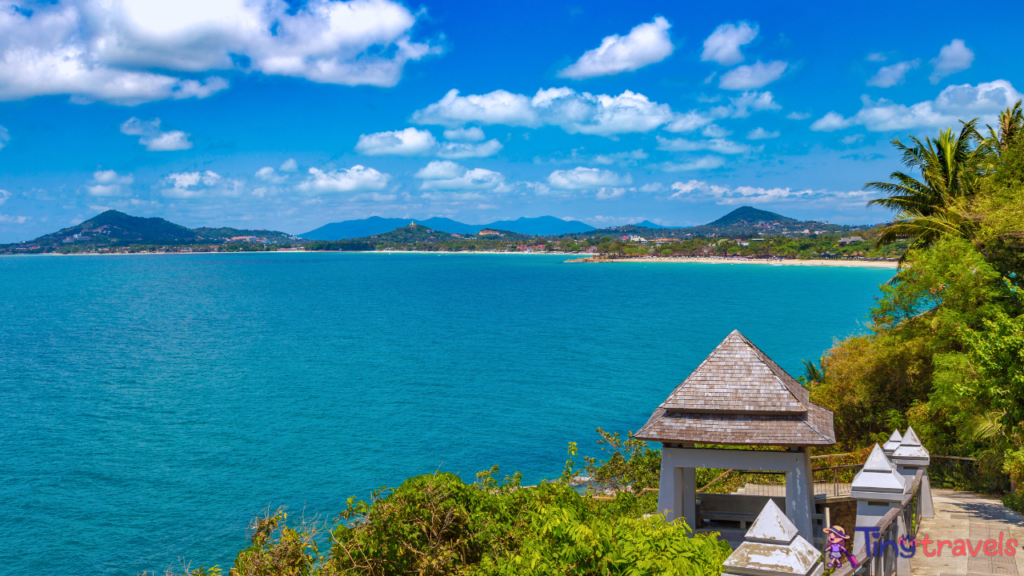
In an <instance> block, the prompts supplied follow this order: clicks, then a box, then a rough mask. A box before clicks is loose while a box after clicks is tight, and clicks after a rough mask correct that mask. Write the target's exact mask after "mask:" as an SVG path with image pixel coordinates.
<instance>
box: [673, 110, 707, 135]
mask: <svg viewBox="0 0 1024 576" xmlns="http://www.w3.org/2000/svg"><path fill="white" fill-rule="evenodd" d="M714 121H715V119H714V118H713V117H712V116H710V115H709V114H705V113H703V112H698V111H696V110H690V111H689V112H686V113H684V114H676V116H675V117H674V118H673V119H672V122H670V123H669V125H668V126H665V130H668V131H669V132H677V133H682V132H693V131H694V130H697V129H698V128H702V127H704V126H707V125H708V124H711V123H712V122H714Z"/></svg>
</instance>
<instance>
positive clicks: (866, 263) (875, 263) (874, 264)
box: [566, 256, 899, 270]
mask: <svg viewBox="0 0 1024 576" xmlns="http://www.w3.org/2000/svg"><path fill="white" fill-rule="evenodd" d="M566 262H574V263H580V264H610V263H633V264H655V263H690V264H760V265H762V266H826V267H836V268H889V269H893V270H895V269H896V268H897V267H898V265H899V263H898V262H890V261H887V260H758V259H743V258H687V257H677V256H673V257H658V258H616V259H608V260H598V259H593V260H592V259H590V258H571V259H569V260H566Z"/></svg>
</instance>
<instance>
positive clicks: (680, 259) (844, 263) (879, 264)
mask: <svg viewBox="0 0 1024 576" xmlns="http://www.w3.org/2000/svg"><path fill="white" fill-rule="evenodd" d="M211 254H249V255H252V254H422V255H437V256H453V255H460V256H461V255H472V254H478V255H497V254H504V255H509V256H578V257H575V258H569V259H568V260H565V263H567V264H572V263H576V264H611V263H632V264H649V263H675V264H680V263H683V264H685V263H689V264H758V265H761V266H818V267H833V268H888V269H892V270H895V269H896V268H897V267H898V263H897V262H891V261H878V260H874V261H869V260H758V259H743V258H691V257H686V256H670V257H662V256H659V257H657V258H615V259H602V258H595V257H593V256H581V255H578V254H575V253H572V252H506V251H485V250H476V251H472V252H431V251H422V250H352V251H334V250H324V251H319V250H309V251H307V250H275V251H267V252H263V251H258V252H219V251H217V252H131V253H129V252H111V253H105V254H101V253H95V252H91V253H77V254H59V253H54V252H48V253H44V254H0V258H2V257H4V256H9V257H26V256H49V257H54V256H194V255H211Z"/></svg>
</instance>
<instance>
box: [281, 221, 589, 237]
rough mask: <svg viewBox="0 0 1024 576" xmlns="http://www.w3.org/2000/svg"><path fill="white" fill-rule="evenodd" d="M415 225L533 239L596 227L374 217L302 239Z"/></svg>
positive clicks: (337, 225) (334, 225)
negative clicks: (508, 233)
mask: <svg viewBox="0 0 1024 576" xmlns="http://www.w3.org/2000/svg"><path fill="white" fill-rule="evenodd" d="M410 222H414V223H416V224H418V225H423V226H426V227H427V228H430V229H431V230H438V231H440V232H447V233H449V234H476V233H477V232H479V231H481V230H483V229H484V228H490V229H492V230H507V231H509V232H515V233H517V234H528V235H531V236H552V235H557V234H573V233H582V232H588V231H590V230H594V227H593V226H590V225H588V224H584V223H583V222H578V221H576V220H561V219H559V218H555V217H554V216H541V217H539V218H519V219H517V220H501V221H498V222H491V223H490V224H463V223H462V222H458V221H455V220H452V219H450V218H428V219H426V220H417V219H411V220H410V219H408V218H381V217H380V216H371V217H369V218H364V219H362V220H345V221H344V222H334V223H332V224H326V225H324V226H321V227H320V228H317V229H316V230H311V231H309V232H306V233H305V234H299V237H300V238H306V239H308V240H345V239H348V238H363V237H365V236H375V235H379V234H384V233H386V232H390V231H392V230H395V229H396V228H403V227H406V226H408V225H409V223H410Z"/></svg>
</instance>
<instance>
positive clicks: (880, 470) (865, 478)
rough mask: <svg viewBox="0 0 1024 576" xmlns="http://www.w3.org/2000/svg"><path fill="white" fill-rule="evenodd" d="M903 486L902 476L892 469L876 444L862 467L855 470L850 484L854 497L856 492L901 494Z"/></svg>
mask: <svg viewBox="0 0 1024 576" xmlns="http://www.w3.org/2000/svg"><path fill="white" fill-rule="evenodd" d="M905 488H906V482H905V481H904V480H903V476H900V475H899V473H897V472H896V471H895V470H893V467H892V464H891V463H890V462H889V459H888V458H886V457H885V452H882V447H881V446H879V445H878V444H875V447H874V448H872V449H871V455H870V456H868V460H867V462H865V463H864V468H863V469H862V470H861V471H860V472H857V475H856V476H854V477H853V482H852V483H851V484H850V490H851V493H852V494H853V497H854V498H858V493H864V494H867V493H871V494H891V495H897V494H900V495H901V494H903V490H904V489H905ZM879 499H882V498H879Z"/></svg>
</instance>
